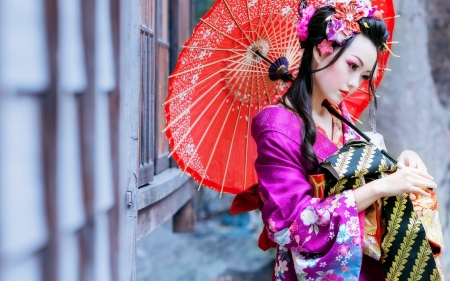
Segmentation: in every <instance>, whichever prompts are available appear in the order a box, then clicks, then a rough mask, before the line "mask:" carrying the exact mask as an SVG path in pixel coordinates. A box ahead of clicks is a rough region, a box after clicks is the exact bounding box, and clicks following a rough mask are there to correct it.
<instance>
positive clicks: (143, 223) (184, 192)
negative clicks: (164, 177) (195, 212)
mask: <svg viewBox="0 0 450 281" xmlns="http://www.w3.org/2000/svg"><path fill="white" fill-rule="evenodd" d="M192 187H193V185H192V181H188V182H186V183H185V184H184V185H183V186H181V187H180V188H179V189H177V190H176V191H174V192H172V193H171V194H170V195H168V196H166V197H164V199H163V200H160V201H158V202H156V203H155V204H152V205H150V206H148V207H147V208H144V209H142V210H139V213H138V219H137V230H136V239H137V240H139V239H141V238H142V237H144V236H146V235H148V234H149V233H151V232H152V231H154V230H155V229H156V228H158V227H159V226H160V225H161V224H163V223H164V222H166V221H167V220H168V219H170V218H171V217H172V216H173V215H174V214H175V213H176V212H177V211H178V210H179V209H180V208H181V207H183V206H184V205H185V204H186V203H187V202H188V201H189V200H190V199H191V198H192Z"/></svg>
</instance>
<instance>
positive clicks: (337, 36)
mask: <svg viewBox="0 0 450 281" xmlns="http://www.w3.org/2000/svg"><path fill="white" fill-rule="evenodd" d="M317 2H319V3H316V4H315V5H313V4H310V5H306V1H305V0H302V3H301V4H300V6H299V15H300V20H299V22H298V25H297V32H298V35H299V39H300V42H303V41H305V40H306V38H308V24H309V21H310V20H311V18H312V16H313V15H314V12H315V11H316V8H318V7H320V6H330V7H331V8H333V9H335V10H336V13H335V14H333V15H331V16H329V17H328V18H327V19H326V22H327V30H326V34H327V39H324V41H323V42H322V43H321V44H320V45H319V49H320V50H321V51H322V50H323V52H324V53H330V48H331V52H332V47H331V45H332V43H333V42H336V43H337V44H339V45H341V46H342V45H343V44H345V42H346V41H347V40H348V39H350V38H351V37H353V36H355V34H358V33H361V30H360V27H359V24H358V21H359V20H360V19H361V18H363V17H369V18H374V19H383V16H382V14H381V12H380V11H378V10H377V7H376V6H373V7H372V3H371V2H370V1H369V0H329V1H323V0H322V1H321V0H318V1H317ZM320 4H322V5H320ZM365 26H366V27H367V28H369V26H368V25H367V23H366V24H365Z"/></svg>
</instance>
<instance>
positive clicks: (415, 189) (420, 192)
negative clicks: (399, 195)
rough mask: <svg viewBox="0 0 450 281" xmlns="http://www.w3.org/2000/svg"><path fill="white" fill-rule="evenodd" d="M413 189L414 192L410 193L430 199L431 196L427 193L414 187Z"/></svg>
mask: <svg viewBox="0 0 450 281" xmlns="http://www.w3.org/2000/svg"><path fill="white" fill-rule="evenodd" d="M413 189H414V190H413V191H412V193H416V194H420V195H422V196H426V197H430V196H431V194H429V193H428V192H426V191H425V190H423V189H422V188H419V187H414V188H413Z"/></svg>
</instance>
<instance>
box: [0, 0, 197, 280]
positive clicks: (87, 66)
mask: <svg viewBox="0 0 450 281" xmlns="http://www.w3.org/2000/svg"><path fill="white" fill-rule="evenodd" d="M191 15H192V6H191V0H136V1H131V0H14V1H11V0H0V281H16V280H20V281H40V280H45V281H54V280H63V281H72V280H73V281H78V280H86V281H91V280H96V281H109V280H116V281H119V280H120V281H123V280H135V276H136V274H135V262H134V260H135V258H134V257H135V245H136V240H137V239H139V238H141V237H143V236H145V235H147V234H148V233H150V232H151V231H152V230H154V229H155V228H157V227H158V226H159V225H160V224H161V223H163V222H164V221H165V220H167V219H169V218H171V217H172V216H174V224H175V225H174V227H175V230H178V231H183V230H189V229H190V228H192V225H193V223H194V221H193V208H192V203H191V197H192V191H191V185H192V182H191V180H189V178H188V177H187V176H183V177H180V174H181V172H180V170H179V169H178V168H177V167H176V166H175V165H174V164H173V163H171V161H170V159H169V158H168V157H167V156H168V154H169V146H168V143H167V141H166V139H165V136H164V135H162V134H160V133H159V132H160V131H161V130H162V129H163V127H164V123H165V117H164V108H163V107H161V106H160V104H161V103H162V102H163V101H164V99H165V96H166V95H167V90H168V89H167V88H168V75H169V71H170V70H171V68H172V67H173V66H174V63H175V60H176V57H177V55H178V53H179V51H180V46H181V45H182V44H183V43H184V42H185V41H186V40H187V39H188V37H189V35H190V33H191Z"/></svg>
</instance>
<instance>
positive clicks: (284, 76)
mask: <svg viewBox="0 0 450 281" xmlns="http://www.w3.org/2000/svg"><path fill="white" fill-rule="evenodd" d="M254 52H255V54H256V55H258V56H259V57H260V58H262V59H263V60H265V61H266V62H267V63H269V65H270V68H269V77H270V80H272V81H276V80H278V79H281V80H283V81H284V82H294V80H293V79H292V73H290V72H289V70H288V68H287V66H288V65H289V63H288V61H287V59H286V58H284V57H282V58H279V59H277V60H276V61H275V62H272V61H270V60H269V59H268V58H266V57H265V56H264V55H263V54H261V52H260V51H259V50H255V51H254ZM280 60H281V63H280Z"/></svg>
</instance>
